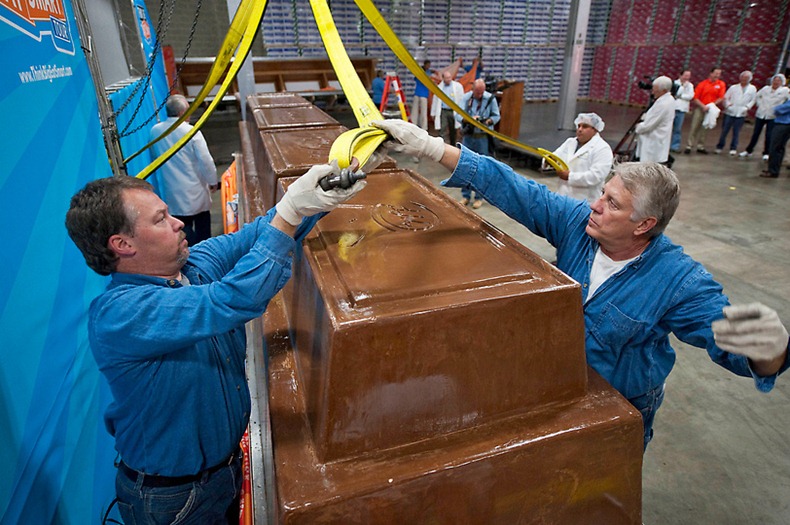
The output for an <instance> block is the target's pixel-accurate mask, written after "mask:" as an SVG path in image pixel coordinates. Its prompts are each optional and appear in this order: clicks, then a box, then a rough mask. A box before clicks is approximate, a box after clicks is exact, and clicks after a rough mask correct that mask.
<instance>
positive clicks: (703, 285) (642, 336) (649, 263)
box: [442, 147, 790, 399]
mask: <svg viewBox="0 0 790 525" xmlns="http://www.w3.org/2000/svg"><path fill="white" fill-rule="evenodd" d="M442 184H443V185H445V186H451V187H463V186H465V185H468V184H471V186H472V187H473V188H474V189H475V190H476V191H477V192H478V193H481V194H482V195H483V196H484V197H485V199H486V200H487V201H489V202H490V203H491V204H493V205H495V206H496V207H498V208H499V209H500V210H502V211H503V212H505V213H506V214H507V215H508V216H509V217H511V218H512V219H514V220H516V221H518V222H520V223H521V224H523V225H524V226H526V227H527V228H529V230H530V231H532V232H533V233H535V234H537V235H540V236H541V237H544V238H545V239H546V240H547V241H549V242H550V243H551V244H552V245H553V246H554V247H555V248H556V249H557V266H558V267H559V268H560V270H562V271H563V272H565V273H567V274H568V275H569V276H570V277H572V278H573V279H575V280H576V281H578V282H579V283H581V286H582V298H583V300H584V325H585V346H586V354H587V361H588V363H589V364H590V366H592V367H593V368H594V369H595V370H596V371H597V372H598V373H599V374H601V375H602V376H603V377H604V378H605V379H606V380H607V381H609V383H610V384H611V385H612V386H613V387H614V388H616V389H617V390H618V391H619V392H620V393H622V394H623V395H624V396H625V397H626V398H629V399H630V398H634V397H637V396H640V395H643V394H645V393H647V392H649V391H650V390H652V389H654V388H657V387H659V386H661V385H662V384H663V383H664V381H665V380H666V378H667V376H668V375H669V372H670V371H671V370H672V366H673V365H674V364H675V351H674V350H673V349H672V347H671V346H670V344H669V334H670V333H674V334H675V336H677V338H678V339H680V340H681V341H684V342H686V343H688V344H690V345H693V346H697V347H700V348H704V349H705V350H707V352H708V355H709V356H710V358H711V360H713V362H715V363H717V364H719V365H721V366H723V367H724V368H726V369H728V370H730V371H732V372H734V373H736V374H738V375H742V376H746V377H749V376H751V377H753V378H754V381H755V386H756V387H757V388H758V389H759V390H761V391H763V392H768V391H769V390H771V389H772V388H773V385H774V381H775V380H776V375H774V376H770V377H760V376H757V375H756V374H754V373H753V372H752V371H751V369H750V367H749V362H748V359H746V358H745V357H743V356H740V355H736V354H730V353H728V352H725V351H724V350H721V349H720V348H718V347H717V346H716V344H715V342H714V340H713V333H712V331H711V328H710V325H711V323H712V322H713V321H715V320H716V319H721V318H722V308H723V307H724V306H726V305H728V304H729V302H728V300H727V297H726V296H725V295H724V294H723V293H722V288H721V286H720V285H719V284H718V283H717V282H716V281H714V280H713V277H712V276H711V275H710V274H709V273H708V272H707V271H706V270H705V268H703V267H702V265H701V264H699V263H698V262H696V261H694V260H693V259H692V258H691V257H689V256H688V255H686V254H685V253H684V252H683V249H682V248H681V247H680V246H677V245H675V244H673V243H672V242H671V241H670V240H669V238H668V237H666V236H665V235H663V234H661V235H658V236H657V237H655V238H654V239H653V240H652V241H651V242H650V244H649V246H648V247H647V248H646V249H645V251H644V252H642V254H641V255H639V256H638V257H637V258H636V259H635V260H634V261H632V262H630V263H629V264H628V265H626V266H625V267H624V268H622V269H621V270H620V271H619V272H618V273H616V274H615V275H613V276H612V277H610V278H609V279H607V280H606V282H604V283H603V284H602V285H601V287H600V288H599V289H598V291H597V292H596V294H595V295H594V296H593V297H592V298H590V297H587V291H588V289H589V283H590V269H591V268H592V263H593V259H594V257H595V252H596V250H597V249H598V242H597V241H596V240H595V239H593V238H592V237H590V236H589V235H587V233H586V232H585V228H586V225H587V220H588V219H589V217H590V206H589V205H588V204H587V203H586V202H583V201H578V200H574V199H571V198H569V197H565V196H562V195H557V194H555V193H552V192H551V191H549V190H548V188H546V187H545V186H543V185H541V184H538V183H536V182H534V181H530V180H527V179H525V178H523V177H521V176H519V175H517V174H516V173H514V172H513V170H512V169H511V168H510V167H509V166H507V165H505V164H502V163H500V162H498V161H496V160H494V159H491V158H489V157H484V156H481V155H477V154H476V153H474V152H472V151H470V150H468V149H466V148H463V147H462V150H461V158H460V160H459V162H458V165H457V166H456V168H455V170H454V171H453V174H452V176H451V177H450V179H448V180H446V181H444V182H443V183H442ZM788 365H790V360H786V362H785V363H784V365H783V366H782V369H781V370H780V372H783V371H784V370H786V369H787V368H788ZM777 375H778V374H777Z"/></svg>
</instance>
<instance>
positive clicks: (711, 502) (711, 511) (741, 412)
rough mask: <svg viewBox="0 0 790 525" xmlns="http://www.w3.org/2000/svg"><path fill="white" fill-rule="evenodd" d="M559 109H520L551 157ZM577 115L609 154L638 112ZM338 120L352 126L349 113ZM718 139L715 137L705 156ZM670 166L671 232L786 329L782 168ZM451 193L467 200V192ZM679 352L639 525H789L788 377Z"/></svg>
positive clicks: (515, 228)
mask: <svg viewBox="0 0 790 525" xmlns="http://www.w3.org/2000/svg"><path fill="white" fill-rule="evenodd" d="M556 111H557V105H556V104H552V103H547V104H527V105H525V107H524V110H523V113H522V127H521V132H522V135H521V140H522V141H524V142H526V143H528V144H531V145H534V146H541V147H545V148H546V149H549V150H552V149H554V148H556V147H557V146H558V145H559V144H560V143H561V142H562V140H564V138H565V137H567V136H571V133H570V132H557V131H555V130H553V127H554V126H553V124H554V122H555V115H556ZM578 111H580V112H581V111H595V112H597V113H598V114H599V115H601V116H602V117H603V118H604V120H605V122H606V129H605V131H604V133H603V134H602V135H603V136H604V138H606V139H607V140H608V141H609V142H610V143H611V144H612V145H613V146H614V145H615V144H616V143H617V142H618V140H619V139H620V137H622V135H623V134H624V133H625V131H626V130H627V129H628V127H629V126H630V125H631V123H632V122H633V121H634V119H635V118H636V117H637V115H638V114H639V109H635V108H627V107H622V106H614V105H606V104H599V103H586V102H580V103H579V106H578ZM333 116H334V117H335V118H337V119H338V120H340V121H341V122H343V123H344V124H346V125H349V126H354V125H355V124H354V123H353V116H352V115H351V113H350V112H348V111H346V112H342V113H333ZM238 118H239V116H238V113H236V111H235V110H228V111H225V112H222V113H219V114H216V115H215V116H212V118H211V119H210V120H209V122H208V123H207V125H206V126H207V127H206V128H204V134H205V135H206V139H207V141H208V144H209V148H210V149H211V150H212V152H213V153H214V155H215V158H216V160H217V162H218V166H219V167H220V168H224V167H225V166H227V164H228V163H229V162H230V160H231V154H232V152H233V151H237V150H238V136H237V135H238V131H237V127H236V122H237V121H238ZM541 123H543V124H545V123H550V125H549V126H548V128H549V129H548V130H547V129H546V126H544V127H543V128H539V127H538V126H539V125H540V124H541ZM686 124H687V126H688V122H687V123H686ZM751 131H752V127H751V125H746V126H744V129H743V130H742V131H741V143H742V145H744V144H745V143H746V142H747V141H748V139H749V137H750V136H751ZM718 133H719V129H715V130H712V131H711V132H709V133H708V140H707V147H708V150H709V151H713V149H714V148H713V146H714V145H715V142H716V140H717V139H718ZM686 136H687V134H686V133H685V132H684V139H685V138H686ZM742 147H743V146H742ZM758 153H759V149H758ZM393 156H394V157H395V158H396V159H397V160H398V163H399V165H400V166H402V167H407V168H411V169H414V170H416V171H418V172H419V173H420V174H421V175H423V176H424V177H426V178H428V179H429V180H431V181H432V182H434V183H436V184H437V185H438V183H439V181H440V180H442V179H443V178H446V177H447V172H446V171H445V170H444V169H443V168H441V166H439V165H438V164H434V163H432V162H430V161H422V162H420V163H419V164H415V163H413V162H412V161H411V160H410V159H409V158H405V157H401V156H399V155H398V154H395V155H393ZM675 156H676V159H677V160H676V162H675V165H674V169H675V171H676V172H677V174H678V177H679V178H680V181H681V185H682V191H683V194H682V198H681V203H680V207H679V209H678V212H677V214H676V215H675V218H674V219H673V220H672V222H671V223H670V225H669V227H668V228H667V234H668V235H669V236H670V237H671V238H672V239H673V240H674V241H675V242H676V243H678V244H680V245H682V246H684V247H685V250H686V252H687V253H689V254H690V255H691V256H692V257H694V258H695V259H696V260H698V261H700V262H701V263H703V264H704V265H705V266H706V268H707V269H708V270H709V271H710V272H711V273H712V274H713V275H714V276H715V277H716V279H717V280H718V281H719V282H720V283H721V284H722V285H723V286H724V290H725V292H726V293H727V294H728V296H729V297H730V300H731V301H732V302H733V303H747V302H751V301H760V302H763V303H765V304H767V305H768V306H770V307H772V308H775V309H776V310H777V311H778V312H779V315H780V317H781V318H782V319H783V320H784V321H785V323H786V324H787V325H788V326H790V271H788V268H787V266H788V255H790V213H788V211H787V202H788V200H790V178H789V177H788V175H790V171H788V170H787V169H783V172H782V174H781V176H780V178H779V179H762V178H759V177H758V176H757V175H758V173H759V172H760V171H761V170H762V169H763V163H762V161H761V160H759V158H753V159H749V160H741V159H738V158H732V157H729V156H728V155H723V156H717V155H713V154H710V155H705V156H703V155H697V154H694V153H692V154H691V155H677V154H676V155H675ZM757 157H758V156H757ZM517 171H518V172H519V173H521V174H522V175H524V176H525V177H528V178H532V179H536V180H538V181H539V182H541V183H543V184H546V185H547V186H548V187H549V188H552V189H553V188H555V187H556V180H557V179H556V178H555V177H554V176H551V175H545V174H540V173H538V172H536V171H533V170H530V169H529V168H523V167H521V168H517ZM446 191H447V192H448V193H449V194H450V195H451V196H453V197H454V198H460V190H457V189H449V190H446ZM215 208H217V210H218V207H216V206H215ZM470 209H471V208H470ZM477 213H479V214H480V215H481V216H482V217H483V218H485V219H486V220H487V221H488V222H490V223H491V224H493V225H495V226H496V227H498V228H499V229H501V230H502V231H504V232H506V233H508V234H509V235H510V236H512V237H513V238H515V239H516V240H518V241H519V242H521V243H522V244H524V245H525V246H527V247H528V248H530V249H532V250H533V251H535V252H537V253H538V254H540V255H541V256H543V257H544V258H547V259H549V260H551V259H552V258H553V248H552V247H551V246H550V245H549V244H548V243H546V242H545V241H543V240H542V239H540V238H538V237H536V236H535V235H533V234H531V233H530V232H529V231H527V230H526V229H525V228H524V227H522V226H521V225H519V224H517V223H515V222H513V221H512V220H510V219H509V218H508V217H506V216H505V215H504V214H502V213H501V212H499V211H498V210H496V209H495V208H493V207H492V206H490V205H487V204H486V205H484V206H483V207H482V208H480V209H479V210H477ZM213 216H214V219H215V221H214V222H215V223H216V226H215V228H216V230H215V231H216V232H221V229H222V227H221V222H220V221H221V215H220V214H219V213H218V212H215V213H214V214H213ZM673 346H674V348H675V349H676V351H677V353H678V359H677V364H676V366H675V368H674V370H673V372H672V374H671V375H670V376H669V379H668V381H667V395H666V399H665V401H664V404H663V406H662V408H661V410H660V411H659V412H658V415H657V417H656V423H655V432H656V435H655V438H654V440H653V442H652V443H651V444H650V446H649V448H648V450H647V452H646V454H645V458H644V467H643V521H644V523H645V524H647V525H673V524H683V525H686V524H688V525H691V524H694V525H702V524H716V525H743V524H750V523H760V524H764V525H787V524H789V523H790V417H788V414H789V413H790V411H789V410H788V406H790V376H786V377H782V378H780V379H779V381H778V382H777V386H776V388H775V389H774V390H773V391H772V392H771V393H770V394H768V395H765V394H761V393H760V392H758V391H757V390H756V389H755V388H754V386H753V382H752V381H751V380H750V379H746V378H741V377H738V376H735V375H733V374H731V373H729V372H727V371H726V370H724V369H723V368H720V367H718V366H717V365H715V364H713V363H712V362H711V361H710V360H709V359H708V357H707V354H706V353H705V351H704V350H701V349H698V348H693V347H690V346H687V345H685V344H683V343H681V342H679V341H677V340H674V342H673Z"/></svg>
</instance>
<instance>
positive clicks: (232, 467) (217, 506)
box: [115, 454, 242, 525]
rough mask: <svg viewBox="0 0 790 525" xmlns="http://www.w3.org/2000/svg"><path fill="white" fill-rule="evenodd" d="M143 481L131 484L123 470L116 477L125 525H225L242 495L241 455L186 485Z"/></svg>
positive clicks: (140, 477)
mask: <svg viewBox="0 0 790 525" xmlns="http://www.w3.org/2000/svg"><path fill="white" fill-rule="evenodd" d="M144 479H145V476H144V475H139V476H138V479H137V481H132V480H130V479H129V478H128V477H127V476H126V474H124V473H123V472H121V470H118V473H117V474H116V476H115V492H116V495H117V497H118V510H119V511H120V512H121V517H122V518H123V522H124V523H125V524H126V525H164V524H172V525H175V524H178V525H187V524H194V525H203V524H205V525H214V524H219V523H221V524H226V523H228V521H227V518H226V513H227V512H228V509H229V507H230V506H231V505H232V504H233V503H234V502H235V500H236V498H237V497H238V495H239V492H240V491H241V482H242V470H241V454H237V455H236V458H235V459H234V460H233V461H232V462H231V463H230V464H229V465H227V466H225V467H223V468H220V469H219V470H217V471H215V472H213V473H211V474H209V473H204V474H203V475H202V476H201V478H200V479H199V480H197V481H193V482H191V483H186V484H184V485H176V486H174V487H146V486H143V484H144ZM236 523H238V518H236Z"/></svg>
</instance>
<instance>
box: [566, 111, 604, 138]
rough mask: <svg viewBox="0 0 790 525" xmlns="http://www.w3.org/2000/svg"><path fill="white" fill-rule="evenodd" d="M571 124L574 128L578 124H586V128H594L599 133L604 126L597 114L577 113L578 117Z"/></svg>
mask: <svg viewBox="0 0 790 525" xmlns="http://www.w3.org/2000/svg"><path fill="white" fill-rule="evenodd" d="M573 124H574V125H576V126H578V125H579V124H587V125H588V126H592V127H594V128H595V129H596V130H597V131H598V132H599V133H600V132H601V131H603V128H604V126H605V124H604V122H603V119H602V118H601V117H599V116H598V114H597V113H579V116H578V117H576V120H574V121H573Z"/></svg>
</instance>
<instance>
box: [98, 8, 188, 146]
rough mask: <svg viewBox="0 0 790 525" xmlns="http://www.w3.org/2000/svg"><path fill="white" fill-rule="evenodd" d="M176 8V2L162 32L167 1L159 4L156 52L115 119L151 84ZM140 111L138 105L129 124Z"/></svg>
mask: <svg viewBox="0 0 790 525" xmlns="http://www.w3.org/2000/svg"><path fill="white" fill-rule="evenodd" d="M174 8H175V2H174V3H173V5H172V7H171V8H170V14H169V15H168V17H167V25H165V28H164V31H162V16H163V15H164V12H165V0H161V2H160V3H159V16H158V17H157V19H156V29H155V33H154V34H155V35H156V36H157V39H156V44H155V45H154V52H153V53H151V56H150V58H149V59H148V63H147V64H146V65H145V77H143V78H141V79H139V80H138V81H137V84H136V85H135V86H134V89H133V90H132V92H131V93H130V94H129V98H127V99H126V101H124V103H123V104H121V107H119V108H118V109H117V110H115V111H114V112H113V114H112V117H113V118H114V119H117V117H118V115H119V114H120V113H121V112H122V111H123V110H124V109H126V106H128V105H129V103H130V102H131V101H132V99H133V98H134V96H135V95H136V94H137V93H138V92H139V91H140V88H142V87H143V86H145V88H147V87H148V85H149V84H150V83H151V71H152V70H153V66H154V63H155V62H156V56H157V55H158V54H159V49H160V44H159V42H160V38H159V35H160V34H163V33H164V34H166V33H167V28H168V26H169V25H170V17H171V16H172V14H173V9H174ZM135 16H137V15H136V14H135ZM140 98H141V99H142V97H140ZM139 110H140V105H139V104H138V106H137V109H136V110H135V112H134V115H132V118H130V119H129V122H132V121H134V117H135V116H137V112H138V111H139ZM124 131H126V130H125V129H124V130H123V131H121V136H123V132H124Z"/></svg>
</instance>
